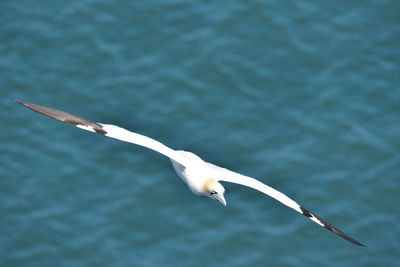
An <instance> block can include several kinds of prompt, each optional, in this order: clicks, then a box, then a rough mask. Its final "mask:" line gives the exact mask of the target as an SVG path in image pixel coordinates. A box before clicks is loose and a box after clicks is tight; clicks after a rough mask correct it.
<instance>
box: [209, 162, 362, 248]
mask: <svg viewBox="0 0 400 267" xmlns="http://www.w3.org/2000/svg"><path fill="white" fill-rule="evenodd" d="M208 164H209V165H210V166H211V167H212V168H213V169H214V173H215V176H214V177H213V178H215V179H217V180H218V181H225V182H230V183H235V184H240V185H244V186H248V187H251V188H254V189H256V190H258V191H260V192H262V193H264V194H266V195H268V196H270V197H273V198H275V199H276V200H278V201H279V202H281V203H283V204H284V205H286V206H288V207H289V208H292V209H294V210H295V211H297V212H299V213H301V214H303V215H304V216H306V217H308V218H309V219H311V220H312V221H314V222H316V223H317V224H319V225H321V226H323V227H325V228H326V229H328V230H329V231H332V232H334V233H335V234H337V235H339V236H341V237H342V238H344V239H346V240H347V241H350V242H351V243H353V244H356V245H359V246H363V247H365V245H364V244H362V243H360V242H358V241H357V240H355V239H353V238H351V237H350V236H348V235H346V234H345V233H343V232H342V231H340V230H339V229H337V228H336V227H334V226H333V225H331V224H330V223H328V222H327V221H325V220H324V219H322V218H321V217H318V216H317V215H315V214H313V213H312V212H310V211H309V210H306V209H305V208H303V207H301V206H300V205H299V204H297V203H296V202H295V201H294V200H293V199H291V198H289V197H288V196H286V195H285V194H283V193H281V192H279V191H278V190H275V189H274V188H272V187H270V186H268V185H266V184H263V183H262V182H260V181H258V180H256V179H254V178H251V177H248V176H245V175H241V174H239V173H236V172H233V171H230V170H228V169H225V168H221V167H219V166H216V165H214V164H211V163H208Z"/></svg>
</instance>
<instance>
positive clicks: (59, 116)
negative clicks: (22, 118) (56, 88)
mask: <svg viewBox="0 0 400 267" xmlns="http://www.w3.org/2000/svg"><path fill="white" fill-rule="evenodd" d="M15 101H16V102H17V103H20V104H22V105H24V106H25V107H27V108H29V109H31V110H33V111H35V112H37V113H40V114H42V115H44V116H47V117H49V118H52V119H55V120H58V121H62V122H65V123H68V124H71V125H73V126H77V125H82V126H87V127H92V128H93V130H94V131H95V132H97V133H100V134H107V132H106V131H105V130H104V129H103V127H102V126H101V125H100V124H98V123H95V122H93V121H90V120H87V119H84V118H82V117H79V116H76V115H73V114H70V113H67V112H64V111H60V110H57V109H54V108H48V107H44V106H39V105H35V104H32V103H28V102H25V101H21V100H19V99H17V100H15Z"/></svg>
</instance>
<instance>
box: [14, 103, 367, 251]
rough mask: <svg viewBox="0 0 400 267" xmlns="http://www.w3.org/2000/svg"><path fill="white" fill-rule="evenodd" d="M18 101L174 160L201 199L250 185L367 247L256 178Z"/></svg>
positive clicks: (112, 127) (141, 137)
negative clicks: (227, 185)
mask: <svg viewBox="0 0 400 267" xmlns="http://www.w3.org/2000/svg"><path fill="white" fill-rule="evenodd" d="M16 102H18V103H20V104H22V105H24V106H26V107H27V108H29V109H31V110H33V111H36V112H38V113H40V114H42V115H45V116H47V117H50V118H53V119H55V120H58V121H62V122H65V123H68V124H71V125H74V126H76V127H78V128H81V129H84V130H87V131H91V132H96V133H99V134H102V135H105V136H108V137H111V138H115V139H118V140H121V141H124V142H128V143H133V144H136V145H139V146H144V147H147V148H149V149H152V150H155V151H157V152H159V153H161V154H163V155H165V156H166V157H168V158H169V159H170V160H171V161H172V165H173V166H174V168H175V171H176V172H177V174H178V175H179V177H180V178H181V179H182V180H183V181H184V182H185V183H186V184H187V185H188V187H189V189H190V190H191V191H192V192H193V193H194V194H196V195H198V196H207V197H209V198H212V199H215V200H218V201H219V202H221V203H222V204H223V205H225V206H226V201H225V198H224V193H225V188H224V187H223V186H222V184H221V183H220V182H230V183H236V184H240V185H244V186H248V187H251V188H253V189H256V190H258V191H260V192H262V193H264V194H266V195H268V196H270V197H272V198H274V199H276V200H278V201H279V202H281V203H283V204H284V205H286V206H288V207H289V208H292V209H294V210H295V211H297V212H299V213H301V214H303V215H304V216H306V217H308V218H309V219H311V220H312V221H314V222H315V223H317V224H319V225H321V226H322V227H325V228H326V229H328V230H329V231H332V232H334V233H335V234H337V235H339V236H341V237H342V238H344V239H346V240H347V241H350V242H351V243H353V244H356V245H358V246H364V247H365V245H364V244H362V243H360V242H358V241H357V240H355V239H353V238H351V237H350V236H348V235H346V234H345V233H343V232H342V231H340V230H339V229H337V228H336V227H334V226H333V225H331V224H330V223H328V222H327V221H325V220H324V219H322V218H320V217H318V216H317V215H315V214H314V213H312V212H310V211H309V210H307V209H305V208H303V207H302V206H300V205H299V204H297V203H296V202H295V201H294V200H292V199H291V198H289V197H288V196H286V195H285V194H283V193H281V192H279V191H277V190H275V189H273V188H272V187H269V186H268V185H266V184H263V183H262V182H260V181H258V180H256V179H254V178H251V177H248V176H245V175H242V174H239V173H236V172H233V171H230V170H228V169H225V168H221V167H219V166H216V165H214V164H211V163H208V162H205V161H203V160H202V159H201V158H200V157H199V156H197V155H195V154H193V153H191V152H187V151H182V150H173V149H171V148H169V147H167V146H165V145H163V144H162V143H160V142H158V141H156V140H154V139H151V138H149V137H147V136H144V135H141V134H137V133H134V132H131V131H128V130H126V129H123V128H121V127H118V126H115V125H111V124H104V123H97V122H92V121H90V120H87V119H84V118H81V117H78V116H75V115H72V114H69V113H66V112H63V111H60V110H57V109H53V108H48V107H44V106H39V105H35V104H32V103H28V102H24V101H21V100H16Z"/></svg>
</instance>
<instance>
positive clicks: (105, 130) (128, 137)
mask: <svg viewBox="0 0 400 267" xmlns="http://www.w3.org/2000/svg"><path fill="white" fill-rule="evenodd" d="M16 102H18V103H20V104H22V105H24V106H25V107H27V108H29V109H31V110H33V111H35V112H38V113H40V114H42V115H44V116H47V117H49V118H52V119H55V120H58V121H61V122H64V123H67V124H70V125H73V126H76V127H78V128H80V129H83V130H87V131H91V132H96V133H99V134H102V135H105V136H108V137H111V138H115V139H118V140H121V141H124V142H128V143H132V144H136V145H139V146H143V147H147V148H149V149H152V150H155V151H157V152H159V153H161V154H163V155H165V156H167V157H169V158H170V159H173V160H174V161H177V162H178V163H180V164H182V165H185V164H186V163H187V159H186V158H185V157H184V156H182V155H180V154H179V153H177V152H176V151H175V150H173V149H171V148H169V147H167V146H166V145H164V144H162V143H160V142H158V141H156V140H154V139H152V138H150V137H147V136H144V135H141V134H138V133H134V132H131V131H128V130H126V129H124V128H121V127H118V126H115V125H111V124H103V123H97V122H93V121H90V120H87V119H85V118H82V117H79V116H76V115H73V114H70V113H67V112H64V111H60V110H57V109H54V108H49V107H44V106H39V105H35V104H32V103H28V102H24V101H21V100H16Z"/></svg>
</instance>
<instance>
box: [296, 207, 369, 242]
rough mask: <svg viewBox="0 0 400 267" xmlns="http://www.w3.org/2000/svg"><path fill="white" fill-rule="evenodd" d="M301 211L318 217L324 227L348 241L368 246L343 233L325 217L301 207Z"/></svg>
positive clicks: (312, 216)
mask: <svg viewBox="0 0 400 267" xmlns="http://www.w3.org/2000/svg"><path fill="white" fill-rule="evenodd" d="M300 210H301V212H302V213H303V215H304V216H306V217H308V218H315V219H317V220H318V221H319V222H320V223H321V224H322V225H323V226H324V227H325V229H328V230H329V231H331V232H333V233H335V234H337V235H338V236H340V237H342V238H344V239H346V240H347V241H349V242H351V243H353V244H355V245H357V246H360V247H367V246H366V245H364V244H362V243H361V242H358V241H357V240H355V239H354V238H351V237H350V236H348V235H346V234H345V233H343V232H342V231H340V230H339V229H338V228H336V227H334V226H333V225H332V224H330V223H328V222H327V221H325V220H324V219H322V218H321V217H319V216H317V215H315V214H313V213H312V212H310V211H309V210H307V209H305V208H303V207H300Z"/></svg>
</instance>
